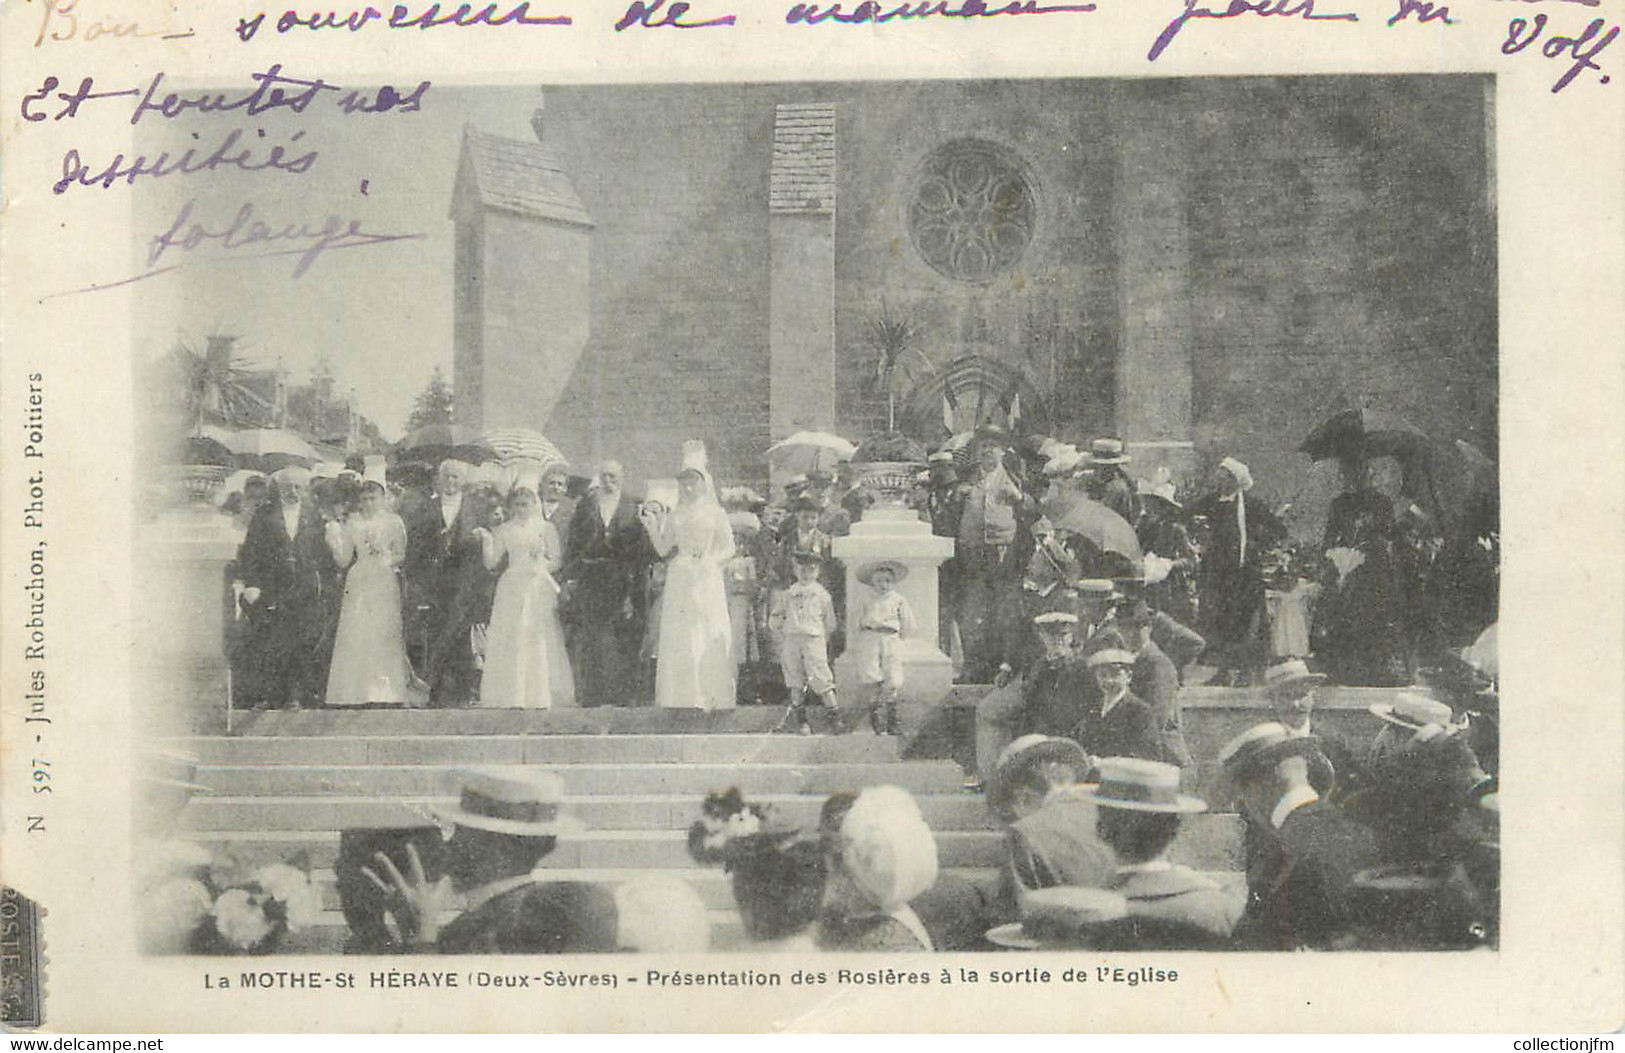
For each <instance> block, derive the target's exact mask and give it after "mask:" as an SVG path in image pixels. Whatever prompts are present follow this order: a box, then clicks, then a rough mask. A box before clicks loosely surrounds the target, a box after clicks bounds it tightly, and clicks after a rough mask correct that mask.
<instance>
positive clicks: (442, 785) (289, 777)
mask: <svg viewBox="0 0 1625 1053" xmlns="http://www.w3.org/2000/svg"><path fill="white" fill-rule="evenodd" d="M551 769H552V770H554V771H557V772H558V773H559V774H560V775H562V776H563V777H564V784H565V786H566V787H567V789H568V790H569V792H570V793H571V794H572V795H575V796H581V797H586V796H591V795H596V794H672V795H677V796H682V797H686V798H692V799H693V801H694V802H696V803H697V802H698V801H699V799H700V798H701V797H703V796H704V795H705V794H707V793H710V792H712V791H716V790H725V789H727V788H728V787H730V786H737V787H739V789H740V790H741V791H742V792H743V793H744V794H745V795H746V796H747V797H752V796H754V795H756V794H763V793H817V794H830V793H836V792H838V791H843V790H851V789H854V788H858V787H863V786H876V785H884V784H890V785H893V786H901V787H902V788H903V789H905V790H909V791H911V792H914V793H930V792H938V793H952V792H955V791H957V790H958V789H959V788H960V785H961V783H962V782H963V773H962V772H961V771H960V769H959V766H958V765H957V764H954V763H953V762H952V761H907V762H905V761H892V762H876V763H872V764H856V763H835V764H824V763H811V764H793V763H792V764H689V763H680V762H679V763H669V764H647V765H636V766H634V765H628V764H558V765H553V766H551ZM452 771H453V768H452V767H451V766H447V765H429V764H416V765H384V764H369V765H297V764H262V765H232V766H209V765H205V766H202V767H199V768H198V769H197V772H196V775H195V776H194V778H195V781H197V782H198V783H200V784H202V785H204V786H207V787H208V788H209V791H210V796H221V797H259V796H264V797H287V796H298V795H310V796H316V795H328V794H347V795H350V796H362V795H367V796H380V797H401V796H432V795H438V794H443V793H446V792H447V785H448V782H447V780H448V778H449V777H450V774H451V772H452ZM204 799H207V798H204Z"/></svg>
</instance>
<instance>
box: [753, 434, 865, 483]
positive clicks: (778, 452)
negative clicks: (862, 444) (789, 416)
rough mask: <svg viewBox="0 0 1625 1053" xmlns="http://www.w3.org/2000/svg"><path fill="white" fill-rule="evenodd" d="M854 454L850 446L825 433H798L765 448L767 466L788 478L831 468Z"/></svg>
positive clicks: (840, 439)
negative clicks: (788, 476)
mask: <svg viewBox="0 0 1625 1053" xmlns="http://www.w3.org/2000/svg"><path fill="white" fill-rule="evenodd" d="M857 452H858V448H857V446H856V445H854V444H853V443H850V442H848V441H847V440H845V439H843V438H841V437H840V436H839V435H832V434H830V433H829V432H827V431H798V432H796V433H795V434H794V435H792V436H790V437H789V438H787V439H783V440H781V441H779V442H776V443H774V444H773V445H772V446H769V447H768V448H767V462H768V463H769V464H770V465H772V466H773V467H774V468H777V469H778V470H780V471H782V472H785V473H787V474H790V475H795V474H797V473H801V472H813V471H818V470H820V469H825V468H833V467H834V466H835V465H836V464H839V463H840V462H841V461H850V460H851V459H852V455H853V454H854V453H857Z"/></svg>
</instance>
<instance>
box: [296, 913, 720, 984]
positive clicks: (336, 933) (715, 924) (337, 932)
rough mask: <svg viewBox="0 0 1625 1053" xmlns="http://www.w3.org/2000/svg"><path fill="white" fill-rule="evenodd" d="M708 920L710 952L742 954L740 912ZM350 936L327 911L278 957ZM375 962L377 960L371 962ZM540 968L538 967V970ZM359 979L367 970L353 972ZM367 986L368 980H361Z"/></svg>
mask: <svg viewBox="0 0 1625 1053" xmlns="http://www.w3.org/2000/svg"><path fill="white" fill-rule="evenodd" d="M705 913H706V918H707V920H709V921H710V923H711V950H713V951H733V950H741V949H743V947H744V944H745V932H744V923H743V922H742V921H741V920H740V918H739V912H738V911H736V910H734V909H733V908H731V907H730V908H726V909H717V910H707V911H706V912H705ZM454 917H456V915H455V914H447V915H444V916H443V917H442V918H441V924H445V923H447V922H449V921H451V920H452V919H453V918H454ZM349 936H350V929H349V926H347V925H346V924H345V922H344V915H343V914H342V913H340V912H339V911H338V910H336V909H334V910H324V911H322V912H321V914H320V915H319V916H318V917H317V920H316V924H315V925H313V926H311V927H310V928H308V929H304V930H303V931H301V932H293V933H289V934H288V935H286V936H284V937H283V939H282V943H281V945H280V946H278V948H277V950H276V953H277V954H311V955H317V954H320V955H327V954H343V953H344V943H345V941H346V940H347V939H348V938H349ZM371 961H374V962H376V961H377V959H371ZM485 965H486V967H487V969H488V970H489V971H492V972H499V971H505V970H502V969H501V968H500V967H498V966H496V964H495V963H493V962H491V960H490V959H486V960H485ZM539 969H540V967H538V970H539ZM353 971H354V972H356V973H357V974H358V975H359V974H360V973H362V972H363V971H364V970H362V969H360V968H357V969H355V970H353ZM362 983H363V984H365V983H366V980H365V978H363V979H362Z"/></svg>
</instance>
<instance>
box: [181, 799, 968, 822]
mask: <svg viewBox="0 0 1625 1053" xmlns="http://www.w3.org/2000/svg"><path fill="white" fill-rule="evenodd" d="M826 797H827V795H824V794H805V795H798V794H761V795H758V796H756V797H755V798H754V800H755V801H756V803H759V804H764V805H768V806H770V807H771V808H772V809H773V811H774V814H776V815H778V816H781V817H783V819H784V820H786V821H787V822H789V823H791V824H793V825H795V826H799V827H801V828H803V829H810V828H813V827H816V826H817V825H818V813H819V809H820V808H822V807H823V804H824V800H825V798H826ZM915 800H916V801H917V802H918V803H919V805H920V811H921V813H922V814H923V815H924V816H925V821H926V822H927V823H928V824H930V826H931V828H932V829H934V830H980V829H985V828H987V827H988V826H989V824H990V822H991V820H990V819H989V818H988V815H987V808H986V805H985V804H984V802H983V800H982V798H981V797H979V796H976V795H974V794H965V793H955V794H917V795H916V796H915ZM456 803H457V802H456V798H455V797H434V798H427V797H420V798H410V797H399V798H391V797H370V796H360V797H348V796H339V795H337V794H335V795H331V796H325V797H324V796H302V797H197V798H193V800H192V801H191V802H190V803H189V804H188V805H187V807H186V811H185V813H184V814H183V815H182V819H181V821H182V823H183V825H184V826H186V827H187V828H188V829H192V830H267V831H271V830H347V829H351V828H353V827H364V826H365V827H388V826H410V825H413V824H415V823H425V822H432V821H433V816H434V814H435V813H434V811H433V810H432V809H434V808H436V807H439V808H450V807H452V806H454V805H455V804H456ZM564 806H565V808H566V810H568V811H569V812H570V814H572V815H574V816H576V817H577V818H579V819H581V820H582V821H583V822H585V823H586V824H587V828H588V829H589V830H594V831H620V830H627V831H639V830H687V829H688V828H689V826H691V825H692V824H693V823H694V822H695V820H697V819H699V817H700V798H699V797H698V796H683V797H672V796H663V795H659V794H627V795H596V796H591V797H566V798H565V805H564Z"/></svg>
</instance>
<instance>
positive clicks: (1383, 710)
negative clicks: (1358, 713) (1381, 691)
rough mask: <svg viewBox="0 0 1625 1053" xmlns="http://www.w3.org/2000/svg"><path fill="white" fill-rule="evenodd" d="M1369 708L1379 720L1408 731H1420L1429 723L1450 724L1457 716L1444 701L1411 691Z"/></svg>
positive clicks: (1403, 692)
mask: <svg viewBox="0 0 1625 1053" xmlns="http://www.w3.org/2000/svg"><path fill="white" fill-rule="evenodd" d="M1368 708H1369V709H1370V710H1371V714H1372V716H1375V717H1376V718H1377V719H1378V720H1382V721H1385V722H1387V723H1389V724H1392V725H1394V726H1395V727H1397V728H1404V729H1405V730H1406V731H1420V730H1422V729H1423V728H1425V727H1427V726H1428V725H1429V724H1440V725H1448V724H1449V723H1450V722H1451V720H1452V719H1454V717H1455V713H1454V712H1452V711H1451V709H1450V707H1449V706H1447V705H1445V704H1444V703H1443V702H1440V701H1438V700H1437V699H1432V698H1428V697H1427V696H1426V695H1418V694H1416V693H1415V692H1411V691H1402V692H1400V693H1399V694H1397V695H1395V696H1394V700H1393V701H1392V702H1378V703H1376V704H1374V705H1372V706H1370V707H1368Z"/></svg>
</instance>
